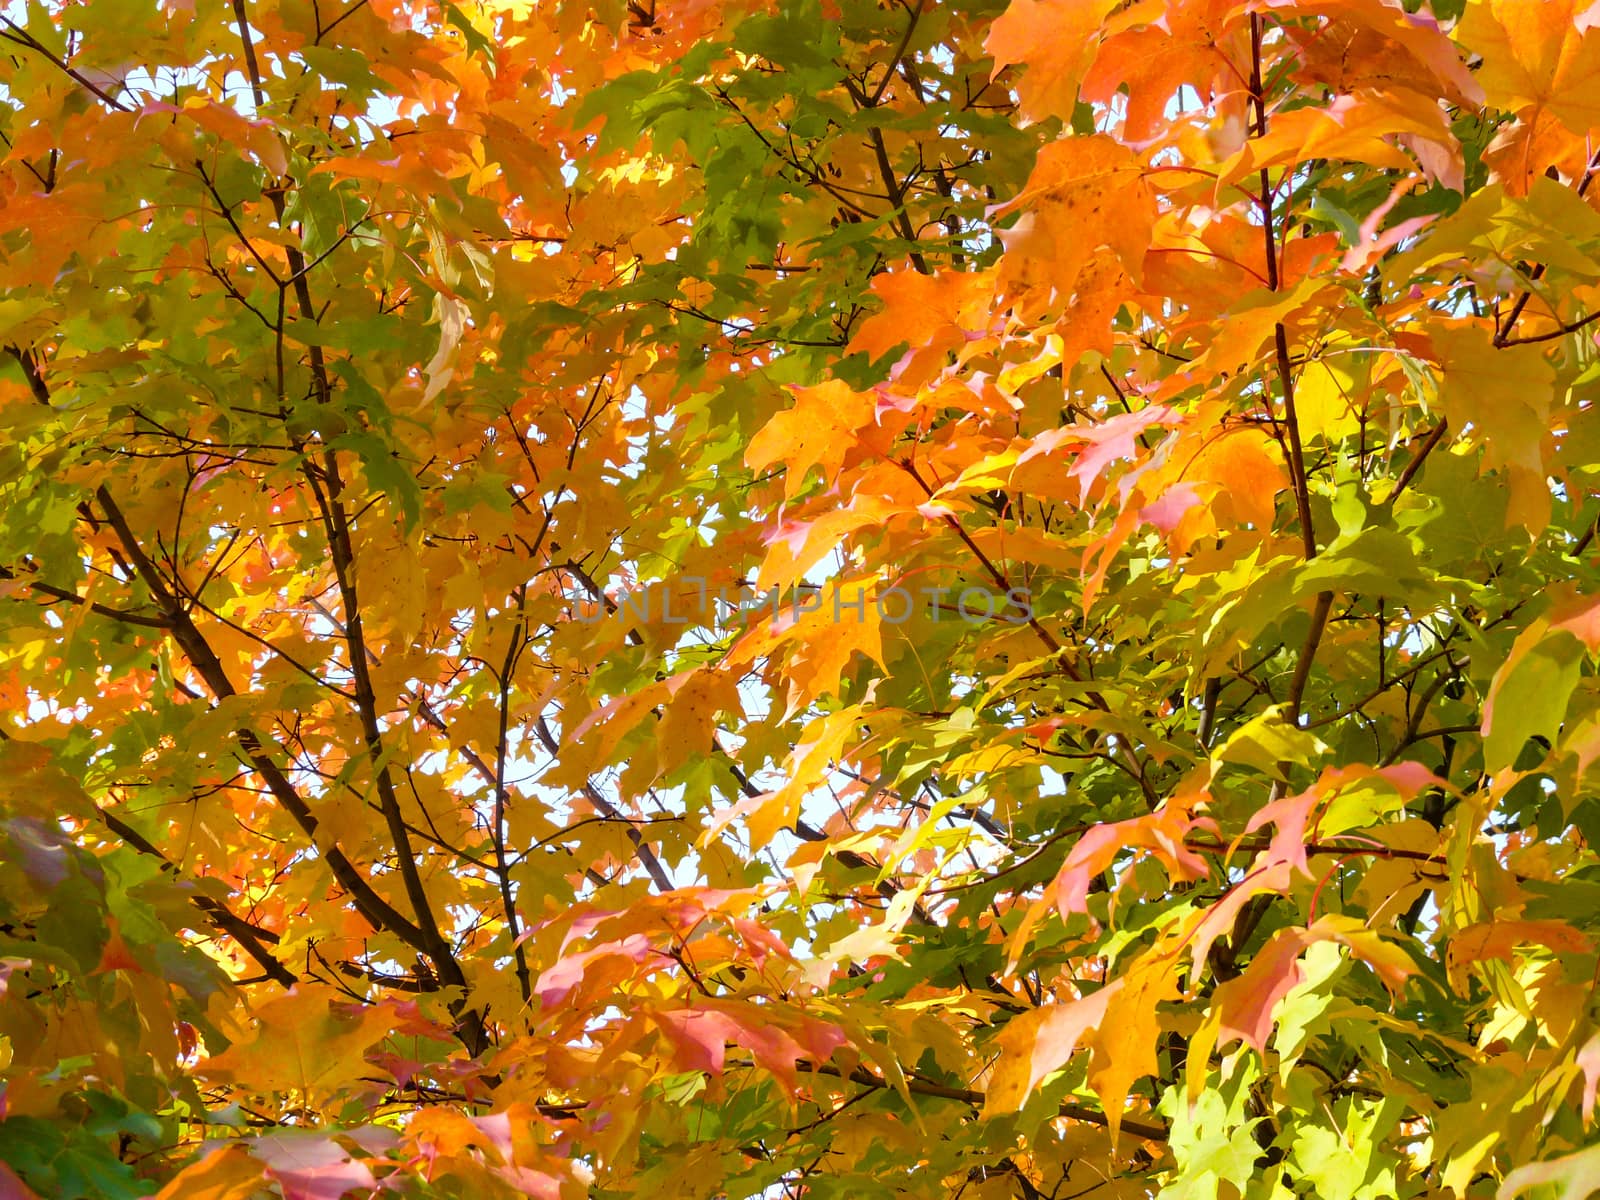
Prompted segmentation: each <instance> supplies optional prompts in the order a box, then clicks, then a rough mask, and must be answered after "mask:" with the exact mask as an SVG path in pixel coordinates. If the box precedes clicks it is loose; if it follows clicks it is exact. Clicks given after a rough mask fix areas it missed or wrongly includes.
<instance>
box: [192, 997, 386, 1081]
mask: <svg viewBox="0 0 1600 1200" xmlns="http://www.w3.org/2000/svg"><path fill="white" fill-rule="evenodd" d="M255 1016H256V1020H257V1021H258V1022H259V1025H258V1026H257V1029H256V1032H255V1036H253V1037H251V1038H249V1039H247V1040H245V1041H241V1042H236V1043H235V1044H234V1045H232V1046H230V1047H229V1048H228V1049H227V1050H225V1051H223V1052H222V1053H221V1054H218V1055H215V1056H214V1057H211V1058H208V1059H206V1060H205V1066H204V1068H203V1070H204V1072H205V1074H206V1075H207V1076H208V1077H209V1078H212V1079H216V1080H219V1081H226V1082H233V1083H238V1084H242V1085H244V1086H246V1087H251V1088H257V1089H260V1090H262V1091H268V1092H270V1091H277V1090H280V1089H282V1090H289V1089H293V1090H296V1091H300V1092H304V1093H306V1094H308V1095H312V1096H325V1095H327V1094H329V1093H331V1092H335V1091H338V1090H339V1089H341V1088H346V1087H349V1086H351V1085H352V1084H354V1083H355V1082H356V1080H357V1079H358V1078H359V1077H360V1076H361V1074H362V1072H363V1071H364V1070H365V1057H364V1056H365V1054H366V1052H367V1050H369V1049H370V1048H371V1047H372V1046H374V1045H376V1044H377V1043H378V1042H379V1041H380V1040H381V1039H382V1038H384V1037H385V1036H387V1034H388V1033H389V1031H390V1029H391V1028H392V1027H393V1024H394V1022H393V1019H392V1018H391V1017H390V1015H389V1014H388V1013H386V1012H384V1011H383V1010H382V1009H379V1008H374V1007H366V1006H356V1007H352V1006H350V1005H348V1004H346V1003H344V1002H341V1001H340V1000H338V999H336V998H335V996H334V995H333V994H330V993H329V992H328V991H327V990H326V989H321V988H314V987H308V986H301V987H296V988H294V989H292V990H291V991H289V992H287V993H285V994H284V995H282V996H279V997H277V998H275V999H272V1000H269V1001H267V1002H266V1003H265V1004H263V1005H262V1006H261V1007H260V1008H259V1009H258V1010H257V1012H256V1014H255Z"/></svg>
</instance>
